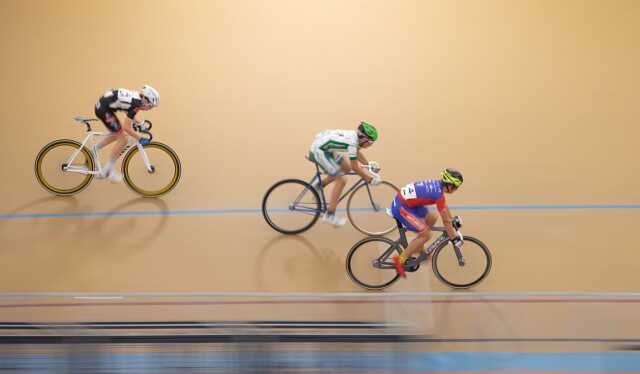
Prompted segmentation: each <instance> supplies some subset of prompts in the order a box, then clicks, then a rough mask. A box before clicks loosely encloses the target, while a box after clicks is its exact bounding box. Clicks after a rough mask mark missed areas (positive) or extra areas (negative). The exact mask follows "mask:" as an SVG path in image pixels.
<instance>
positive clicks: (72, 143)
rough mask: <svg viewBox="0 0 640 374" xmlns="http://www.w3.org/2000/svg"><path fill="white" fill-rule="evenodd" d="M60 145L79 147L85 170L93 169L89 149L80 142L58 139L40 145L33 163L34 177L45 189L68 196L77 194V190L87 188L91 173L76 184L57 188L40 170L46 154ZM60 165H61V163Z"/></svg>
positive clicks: (91, 177)
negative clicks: (83, 157) (83, 158)
mask: <svg viewBox="0 0 640 374" xmlns="http://www.w3.org/2000/svg"><path fill="white" fill-rule="evenodd" d="M62 146H68V147H71V148H76V149H80V152H82V154H83V155H84V156H85V158H86V161H85V164H86V167H87V170H91V171H93V170H94V169H95V161H94V159H93V155H92V154H91V152H89V150H88V149H87V148H86V147H83V146H82V144H81V143H79V142H77V141H75V140H71V139H58V140H54V141H52V142H50V143H49V144H47V145H45V146H44V147H42V149H41V150H40V152H38V155H37V156H36V160H35V164H34V171H35V174H36V179H37V180H38V183H39V184H40V185H41V186H42V187H43V188H44V189H45V190H47V191H49V192H51V193H54V194H56V195H60V196H70V195H74V194H77V193H78V192H80V191H82V190H84V189H85V188H87V186H89V184H90V183H91V181H92V180H93V174H85V177H84V179H83V180H82V181H81V182H80V183H79V184H78V185H77V186H74V187H72V188H68V189H63V188H57V187H55V186H54V185H53V184H52V183H50V182H49V181H47V180H46V178H45V176H44V173H43V170H42V164H43V161H44V160H45V158H46V156H47V154H49V152H50V151H51V150H53V149H55V148H57V147H62ZM69 155H71V154H69ZM60 166H61V167H62V164H61V165H60Z"/></svg>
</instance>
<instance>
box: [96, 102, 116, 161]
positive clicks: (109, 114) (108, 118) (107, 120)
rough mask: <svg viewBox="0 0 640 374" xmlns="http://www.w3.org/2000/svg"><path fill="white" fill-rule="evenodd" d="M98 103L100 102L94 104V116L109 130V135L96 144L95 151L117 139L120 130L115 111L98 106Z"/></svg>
mask: <svg viewBox="0 0 640 374" xmlns="http://www.w3.org/2000/svg"><path fill="white" fill-rule="evenodd" d="M99 104H100V103H98V104H96V108H95V114H96V117H98V118H99V119H100V121H102V123H103V124H104V126H105V127H106V128H107V130H109V131H110V132H111V135H108V136H106V137H105V138H104V139H103V140H102V141H101V142H99V143H98V144H96V146H95V147H94V150H95V151H98V150H100V149H102V148H104V147H106V146H108V145H109V144H111V143H113V142H114V141H116V140H117V139H119V135H120V134H119V132H121V131H122V128H121V126H120V121H119V120H118V117H116V115H115V113H113V111H111V110H108V109H105V108H103V107H100V106H99Z"/></svg>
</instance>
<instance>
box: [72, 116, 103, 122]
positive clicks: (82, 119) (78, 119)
mask: <svg viewBox="0 0 640 374" xmlns="http://www.w3.org/2000/svg"><path fill="white" fill-rule="evenodd" d="M73 120H74V121H76V122H78V123H85V122H93V121H97V120H98V119H97V118H93V117H84V116H77V117H73Z"/></svg>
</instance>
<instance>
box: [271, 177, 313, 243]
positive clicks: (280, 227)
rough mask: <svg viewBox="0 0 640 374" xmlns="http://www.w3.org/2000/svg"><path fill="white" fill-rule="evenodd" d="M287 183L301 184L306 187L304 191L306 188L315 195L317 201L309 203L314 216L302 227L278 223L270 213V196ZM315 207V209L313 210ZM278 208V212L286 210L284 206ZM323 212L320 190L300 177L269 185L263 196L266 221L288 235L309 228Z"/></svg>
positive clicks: (290, 209)
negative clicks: (287, 226)
mask: <svg viewBox="0 0 640 374" xmlns="http://www.w3.org/2000/svg"><path fill="white" fill-rule="evenodd" d="M285 184H298V185H300V186H301V187H303V188H304V190H303V191H305V190H306V191H305V193H311V196H313V200H314V201H315V203H314V202H311V203H309V204H310V205H311V207H310V208H309V209H310V210H309V213H312V218H311V220H310V221H309V222H308V223H306V224H305V225H303V226H302V227H299V228H294V229H288V228H285V227H282V226H280V225H278V224H277V223H276V222H275V220H274V217H271V215H270V214H269V211H268V210H269V209H268V202H269V197H270V196H271V195H272V194H273V193H274V191H276V189H277V188H278V187H280V186H282V185H285ZM299 194H302V191H301V192H299ZM314 208H315V210H313V209H314ZM276 209H277V210H276V212H278V213H279V212H286V211H282V209H283V208H276ZM288 209H289V211H293V209H292V208H291V207H290V206H289V207H288ZM321 212H322V206H321V203H320V196H319V195H318V192H317V191H316V190H315V189H314V188H313V187H312V186H311V185H310V184H309V183H307V182H305V181H302V180H300V179H284V180H281V181H279V182H276V183H275V184H274V185H273V186H271V187H269V189H268V190H267V192H266V193H265V194H264V197H263V198H262V216H263V217H264V219H265V221H266V222H267V224H268V225H269V226H271V228H272V229H274V230H276V231H278V232H280V233H282V234H286V235H295V234H299V233H301V232H304V231H307V230H309V229H310V228H311V227H312V226H313V225H314V224H315V223H316V221H318V218H319V217H320V213H321Z"/></svg>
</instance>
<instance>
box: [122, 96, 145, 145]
mask: <svg viewBox="0 0 640 374" xmlns="http://www.w3.org/2000/svg"><path fill="white" fill-rule="evenodd" d="M136 104H137V105H132V106H131V107H130V108H129V110H127V115H126V116H125V119H124V124H123V126H122V129H123V130H124V131H125V132H126V133H127V134H128V135H129V136H131V137H132V138H134V139H136V140H137V141H140V139H142V138H143V136H142V135H141V134H138V133H137V132H136V131H135V130H134V129H133V122H134V120H135V118H136V114H137V113H138V110H139V108H140V107H139V105H140V104H141V102H136Z"/></svg>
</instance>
